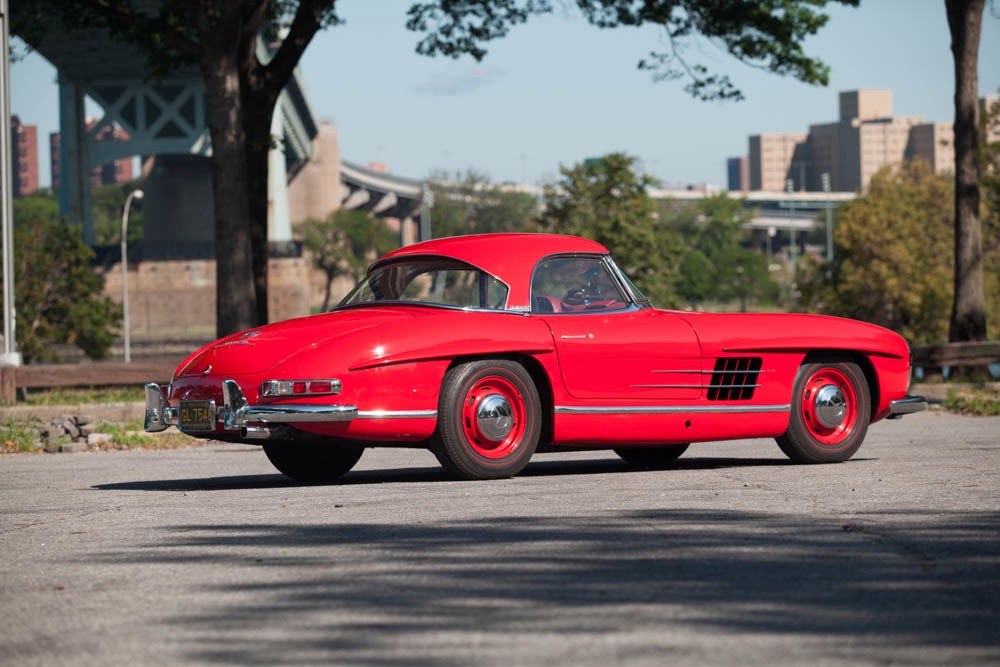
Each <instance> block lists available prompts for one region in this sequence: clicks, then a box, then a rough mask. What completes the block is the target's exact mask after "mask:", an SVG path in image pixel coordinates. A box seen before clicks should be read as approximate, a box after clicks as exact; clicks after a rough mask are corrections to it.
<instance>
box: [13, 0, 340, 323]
mask: <svg viewBox="0 0 1000 667" xmlns="http://www.w3.org/2000/svg"><path fill="white" fill-rule="evenodd" d="M334 4H335V0H242V1H241V2H231V1H229V0H161V1H160V2H156V3H152V4H151V3H147V2H139V1H138V0H102V1H101V2H93V1H92V0H14V1H12V2H11V5H12V7H11V9H12V19H13V20H12V28H13V32H14V33H15V34H18V35H20V36H21V37H22V38H23V39H24V40H25V41H26V42H27V43H28V44H38V43H40V41H41V40H42V39H43V38H44V35H45V33H46V31H48V30H59V29H69V30H78V29H105V30H108V31H110V34H111V35H112V37H113V38H115V39H118V40H121V41H124V42H127V43H129V44H131V45H132V46H133V47H134V48H135V49H136V50H137V52H138V53H140V54H142V55H143V56H144V57H145V58H146V60H147V62H148V63H149V66H150V69H151V72H152V74H153V75H154V76H159V75H164V74H166V73H168V72H170V71H172V70H175V69H177V68H182V67H190V66H197V67H198V68H199V69H200V71H201V75H202V79H203V81H204V85H205V115H206V119H207V123H208V127H209V132H210V135H211V139H212V170H213V178H212V189H213V207H214V210H213V215H214V219H215V251H216V260H217V261H216V290H217V295H218V298H217V299H216V329H217V333H218V334H219V335H223V334H228V333H232V332H234V331H238V330H240V329H245V328H249V327H251V326H254V325H255V324H263V323H264V322H266V321H267V158H268V152H269V150H270V148H271V145H272V140H271V118H272V116H273V113H274V108H275V105H276V103H277V100H278V96H279V95H280V94H281V91H282V89H284V87H285V84H286V83H287V82H288V80H289V78H290V77H291V75H292V72H293V71H294V69H295V66H296V65H297V64H298V61H299V58H300V57H301V56H302V53H303V52H304V51H305V49H306V47H307V46H308V44H309V42H310V41H311V40H312V38H313V36H314V35H315V34H316V33H317V32H318V31H319V30H320V29H321V28H324V27H326V26H329V25H335V24H337V23H339V22H340V21H339V19H338V18H337V15H336V14H335V13H334V10H333V7H334ZM281 28H284V29H287V30H279V29H281ZM261 36H262V37H263V38H264V39H265V40H266V41H267V43H268V44H273V45H276V48H275V49H274V50H273V52H272V53H270V55H269V57H265V58H264V59H261V58H260V57H258V52H257V41H258V37H261ZM279 36H280V38H279Z"/></svg>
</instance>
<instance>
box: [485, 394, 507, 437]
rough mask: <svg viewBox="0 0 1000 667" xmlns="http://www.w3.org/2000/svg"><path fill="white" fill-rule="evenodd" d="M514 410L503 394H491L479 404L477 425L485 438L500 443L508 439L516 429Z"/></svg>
mask: <svg viewBox="0 0 1000 667" xmlns="http://www.w3.org/2000/svg"><path fill="white" fill-rule="evenodd" d="M513 415H514V410H513V409H512V408H511V406H510V401H508V400H507V399H506V398H505V397H504V396H502V395H501V394H490V395H489V396H487V397H486V398H484V399H483V400H482V401H480V402H479V407H478V409H477V410H476V423H477V424H478V426H479V432H480V433H482V434H483V437H485V438H487V439H489V440H492V441H494V442H499V441H501V440H503V439H504V438H506V437H507V436H508V435H509V434H510V432H511V430H513V428H514V419H513Z"/></svg>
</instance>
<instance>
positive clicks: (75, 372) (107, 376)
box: [16, 360, 177, 389]
mask: <svg viewBox="0 0 1000 667" xmlns="http://www.w3.org/2000/svg"><path fill="white" fill-rule="evenodd" d="M176 366H177V360H169V361H165V360H154V361H148V360H142V361H133V362H131V363H128V364H126V363H124V362H98V363H92V364H44V365H37V366H20V367H18V368H17V369H16V385H17V387H18V388H21V387H23V388H28V389H37V388H41V387H91V386H123V385H140V386H142V385H144V384H146V383H147V382H163V383H166V382H169V381H170V378H171V376H172V375H173V372H174V368H176Z"/></svg>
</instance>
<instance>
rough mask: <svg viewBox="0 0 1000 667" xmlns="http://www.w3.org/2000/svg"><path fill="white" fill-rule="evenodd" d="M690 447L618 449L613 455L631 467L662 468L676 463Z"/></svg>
mask: <svg viewBox="0 0 1000 667" xmlns="http://www.w3.org/2000/svg"><path fill="white" fill-rule="evenodd" d="M689 446H690V445H664V446H662V447H619V448H617V449H615V454H617V455H618V456H620V457H622V459H624V460H625V461H628V462H629V463H631V464H632V465H636V466H640V467H642V468H663V467H665V466H668V465H670V464H671V463H673V462H674V461H676V460H677V459H678V458H679V457H680V456H681V454H683V453H684V452H686V451H687V448H688V447H689Z"/></svg>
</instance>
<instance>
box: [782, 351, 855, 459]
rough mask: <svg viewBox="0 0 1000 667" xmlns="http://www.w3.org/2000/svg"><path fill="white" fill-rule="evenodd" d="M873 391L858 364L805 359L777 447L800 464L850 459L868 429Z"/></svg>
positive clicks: (797, 376) (797, 375)
mask: <svg viewBox="0 0 1000 667" xmlns="http://www.w3.org/2000/svg"><path fill="white" fill-rule="evenodd" d="M871 411H872V405H871V395H870V393H869V391H868V382H867V381H866V380H865V375H864V373H863V372H862V371H861V368H860V367H858V365H857V364H855V363H850V362H843V361H825V362H819V363H808V364H803V365H802V366H801V367H800V368H799V371H798V373H797V374H796V376H795V384H794V385H793V387H792V415H791V419H790V420H789V423H788V430H787V431H785V433H784V435H781V436H779V437H778V438H776V440H777V442H778V447H780V448H781V451H783V452H784V453H785V455H786V456H787V457H788V458H790V459H791V460H793V461H795V462H797V463H840V462H841V461H846V460H847V459H849V458H851V457H852V456H853V455H854V453H855V452H857V451H858V448H859V447H861V443H862V442H863V441H864V439H865V434H866V433H867V432H868V424H869V422H870V421H871Z"/></svg>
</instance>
